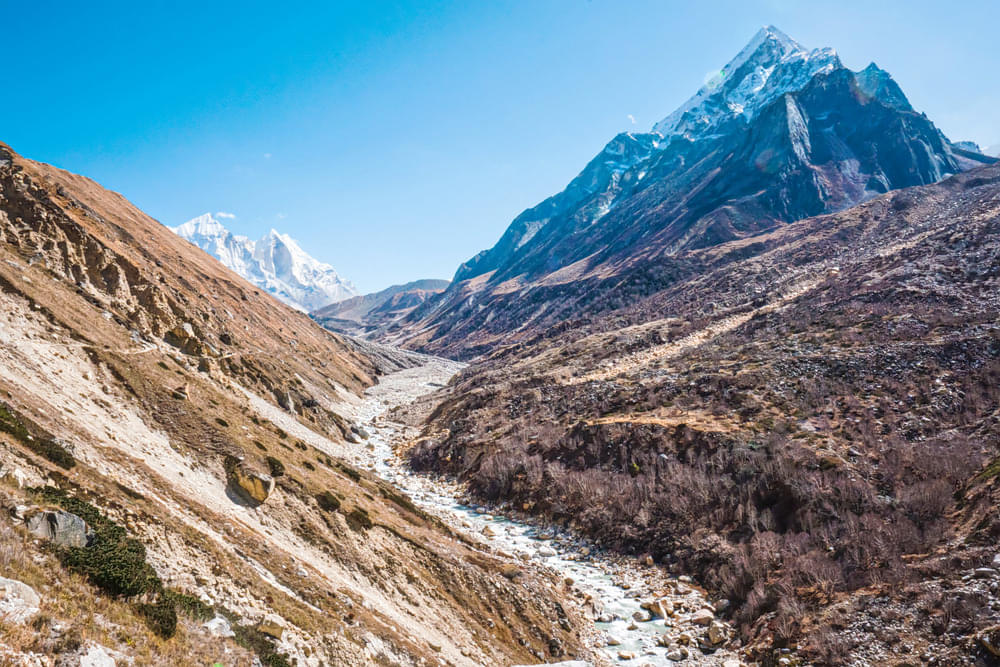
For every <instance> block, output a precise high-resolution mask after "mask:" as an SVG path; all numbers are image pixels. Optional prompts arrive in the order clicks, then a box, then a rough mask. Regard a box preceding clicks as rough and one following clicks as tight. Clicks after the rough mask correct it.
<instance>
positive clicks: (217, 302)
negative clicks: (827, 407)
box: [0, 145, 581, 665]
mask: <svg viewBox="0 0 1000 667" xmlns="http://www.w3.org/2000/svg"><path fill="white" fill-rule="evenodd" d="M0 288H2V290H0V313H2V314H0V477H2V482H0V502H2V504H3V505H4V506H5V511H4V516H3V518H2V519H0V570H2V572H3V577H5V578H6V579H3V580H2V581H0V593H2V595H0V636H2V637H3V641H2V642H0V662H4V663H6V662H8V661H9V662H14V663H16V664H20V661H25V660H28V661H30V660H35V662H33V663H31V664H55V663H58V664H77V663H76V662H73V661H74V660H76V659H77V658H78V657H79V656H82V655H87V654H89V653H95V655H97V654H103V655H108V656H111V657H112V658H114V659H119V660H120V661H125V662H128V661H130V660H131V661H134V664H161V665H179V664H212V663H215V662H220V663H222V664H227V665H230V664H238V665H250V664H251V661H252V660H254V657H253V656H254V655H256V656H257V659H260V660H262V661H263V662H264V663H265V664H269V665H285V664H300V665H320V664H329V665H359V664H455V665H460V664H464V665H479V664H510V663H511V662H527V661H534V660H536V659H537V657H538V656H544V655H548V654H549V653H550V652H551V651H552V650H556V649H553V648H552V647H558V651H559V653H560V654H562V653H563V651H568V652H570V653H575V652H576V650H577V648H578V647H579V646H580V635H579V629H580V627H581V626H580V625H579V620H578V619H577V618H576V617H575V616H572V615H567V613H566V612H564V610H563V609H562V607H561V606H560V605H559V603H558V601H557V597H556V594H555V592H554V589H553V587H552V582H550V581H548V580H545V579H543V578H539V577H536V576H535V575H532V574H530V573H528V572H525V573H524V574H523V575H522V576H519V577H518V578H517V580H516V581H512V580H510V579H509V578H507V577H504V576H503V575H502V574H501V572H500V570H501V568H500V562H499V561H498V560H497V559H496V558H494V557H492V556H490V555H488V554H486V553H483V552H482V551H480V550H478V549H475V548H473V547H472V546H471V545H469V544H467V543H465V542H463V540H462V539H461V538H460V537H459V536H457V535H456V534H454V533H453V532H452V531H451V530H450V529H447V528H446V527H444V526H443V525H442V524H441V523H440V521H438V520H436V519H434V518H432V517H430V516H429V515H427V514H425V513H424V512H422V511H420V510H418V509H417V508H416V507H415V506H413V505H412V504H411V503H410V502H409V500H408V498H407V497H405V496H404V495H401V494H399V493H398V492H397V491H396V490H395V489H394V488H393V487H392V486H390V485H388V484H387V483H385V482H382V481H380V480H378V479H377V478H375V477H374V476H372V475H371V474H370V473H367V472H363V471H361V470H358V469H356V468H355V467H354V465H352V462H353V461H354V459H355V458H357V452H358V450H359V448H362V447H364V444H363V440H364V437H365V433H364V430H363V428H360V427H359V425H356V424H352V423H351V422H350V421H349V420H348V419H347V418H345V417H344V416H343V415H345V414H348V413H347V411H346V409H345V402H349V401H350V400H352V398H351V397H353V396H356V395H357V394H358V393H360V392H361V391H362V390H363V389H364V388H365V387H367V386H370V385H371V384H372V383H374V382H376V381H377V379H376V378H377V375H378V374H379V373H380V372H382V371H385V370H392V369H393V368H399V367H400V366H401V365H406V364H408V363H413V362H412V360H411V359H409V358H408V357H407V356H406V355H391V356H387V355H383V354H380V353H379V352H378V351H377V350H376V349H375V348H371V347H367V348H362V347H360V346H358V345H353V344H350V345H349V344H347V343H346V342H345V341H343V340H342V339H340V338H338V337H337V336H335V335H333V334H330V333H328V332H326V331H324V330H323V329H322V328H320V327H319V326H318V325H316V324H314V323H313V322H312V321H311V320H309V318H308V317H307V316H306V315H304V314H302V313H298V312H296V311H294V310H292V309H290V308H288V307H286V306H283V305H281V304H280V303H278V302H277V301H276V300H275V299H273V298H271V297H270V296H267V295H264V294H261V293H259V292H258V291H256V290H255V289H254V288H253V287H252V286H251V285H249V284H248V283H246V282H245V281H243V280H242V279H240V278H238V277H237V276H235V275H234V274H232V273H231V272H229V271H228V270H226V269H224V268H223V267H222V266H221V265H220V264H218V262H216V261H215V260H214V259H212V258H211V257H209V256H208V255H207V254H205V253H204V252H202V251H201V250H199V249H197V248H195V247H194V246H192V245H190V244H188V243H187V242H186V241H184V240H182V239H180V238H177V237H176V236H175V235H174V234H173V233H172V232H170V231H169V230H168V229H166V228H164V227H162V226H161V225H160V224H159V223H157V222H156V221H155V220H152V219H151V218H149V217H148V216H146V215H144V214H143V213H142V212H141V211H139V210H138V209H136V208H135V207H134V206H132V205H131V204H129V203H128V202H127V201H126V200H125V199H124V198H123V197H121V196H120V195H118V194H115V193H112V192H108V191H107V190H104V189H103V188H101V187H100V186H98V185H97V184H95V183H94V182H92V181H90V180H88V179H86V178H83V177H81V176H76V175H73V174H69V173H66V172H64V171H61V170H58V169H55V168H53V167H50V166H47V165H43V164H39V163H35V162H31V161H29V160H25V159H23V158H21V157H20V156H18V155H16V154H15V153H14V152H13V151H12V150H10V149H9V148H8V147H6V146H3V145H0ZM508 574H509V573H508ZM32 656H34V657H32ZM93 664H98V663H93ZM100 664H104V663H100ZM255 664H256V663H255Z"/></svg>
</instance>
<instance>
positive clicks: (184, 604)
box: [163, 588, 215, 621]
mask: <svg viewBox="0 0 1000 667" xmlns="http://www.w3.org/2000/svg"><path fill="white" fill-rule="evenodd" d="M163 598H164V599H165V600H169V601H170V602H171V603H172V604H173V605H174V607H175V608H176V609H177V610H178V611H180V612H181V613H183V614H184V615H185V616H187V617H188V618H191V619H193V620H195V621H208V620H210V619H212V618H213V617H214V616H215V610H214V609H212V607H211V606H210V605H207V604H205V603H204V602H202V601H201V600H199V599H198V598H196V597H195V596H193V595H188V594H187V593H181V592H180V591H175V590H171V589H169V588H167V589H164V591H163Z"/></svg>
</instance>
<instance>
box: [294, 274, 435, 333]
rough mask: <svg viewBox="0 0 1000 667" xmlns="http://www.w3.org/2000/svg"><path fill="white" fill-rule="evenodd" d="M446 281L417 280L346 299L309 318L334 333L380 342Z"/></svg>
mask: <svg viewBox="0 0 1000 667" xmlns="http://www.w3.org/2000/svg"><path fill="white" fill-rule="evenodd" d="M449 284H450V283H449V282H448V281H447V280H435V279H424V280H414V281H412V282H409V283H406V284H405V285H392V286H391V287H387V288H385V289H384V290H381V291H378V292H374V293H372V294H365V295H363V296H356V297H352V298H350V299H344V300H343V301H340V302H338V303H333V304H330V305H329V306H326V307H324V308H320V309H319V310H316V311H313V312H312V313H310V315H309V316H310V317H312V318H313V319H314V320H316V321H317V322H319V323H320V324H321V325H323V326H324V327H326V328H327V329H330V330H331V331H339V332H341V333H346V334H352V335H357V336H364V337H372V338H378V337H380V336H383V335H385V334H386V332H388V331H390V330H392V328H394V326H395V327H398V323H399V321H400V320H402V319H403V318H405V317H406V316H407V315H409V314H410V313H411V312H413V311H414V310H415V309H416V308H418V307H419V306H421V305H423V303H424V302H425V301H427V299H430V298H432V297H434V296H435V295H437V294H440V293H441V292H443V291H445V290H446V289H447V288H448V285H449Z"/></svg>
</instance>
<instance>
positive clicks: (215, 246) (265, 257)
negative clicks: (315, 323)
mask: <svg viewBox="0 0 1000 667" xmlns="http://www.w3.org/2000/svg"><path fill="white" fill-rule="evenodd" d="M172 230H173V231H174V232H175V233H176V234H177V235H178V236H180V237H182V238H184V239H186V240H188V241H190V242H191V243H193V244H195V245H196V246H198V247H199V248H201V249H202V250H204V251H206V252H207V253H209V254H210V255H212V256H213V257H215V258H216V259H218V260H219V261H220V262H222V263H223V264H224V265H225V266H227V267H228V268H230V269H232V270H233V271H235V272H236V273H238V274H239V275H241V276H242V277H244V278H246V279H247V280H248V281H249V282H251V283H253V284H254V285H257V286H258V287H260V288H262V289H264V290H266V291H268V292H270V293H271V294H273V295H274V296H276V297H278V298H279V299H281V300H282V301H284V302H285V303H287V304H288V305H290V306H293V307H295V308H298V309H299V310H304V311H307V312H309V311H313V310H317V309H319V308H322V307H323V306H328V305H330V304H331V303H336V302H337V301H343V300H344V299H349V298H351V297H353V296H357V295H358V292H357V290H356V289H355V288H354V285H352V284H351V283H350V282H348V281H346V280H344V279H342V278H341V277H340V276H339V275H338V274H337V272H336V271H335V270H334V268H333V267H332V266H330V265H329V264H326V263H324V262H320V261H319V260H317V259H315V258H313V257H312V256H310V255H309V254H308V253H307V252H306V251H304V250H303V249H302V248H301V246H299V244H298V243H297V242H296V241H295V239H293V238H292V237H290V236H288V235H287V234H282V233H281V232H279V231H278V230H276V229H271V231H269V232H268V233H267V234H265V235H264V236H263V237H261V239H260V240H259V241H256V242H255V241H251V240H250V239H248V238H247V237H245V236H236V235H234V234H231V233H230V232H229V230H228V229H226V227H225V226H224V225H223V224H222V223H221V222H219V221H218V220H217V219H216V218H215V217H213V216H212V214H211V213H205V214H204V215H200V216H198V217H197V218H193V219H191V220H188V221H187V222H185V223H184V224H182V225H178V226H177V227H173V228H172Z"/></svg>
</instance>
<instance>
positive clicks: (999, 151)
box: [984, 144, 1000, 157]
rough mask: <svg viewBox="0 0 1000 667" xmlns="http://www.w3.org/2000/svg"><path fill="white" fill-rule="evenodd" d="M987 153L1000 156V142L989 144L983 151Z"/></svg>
mask: <svg viewBox="0 0 1000 667" xmlns="http://www.w3.org/2000/svg"><path fill="white" fill-rule="evenodd" d="M984 152H985V153H986V154H987V155H992V156H993V157H1000V144H995V145H993V146H990V147H989V148H987V149H986V150H985V151H984Z"/></svg>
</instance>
